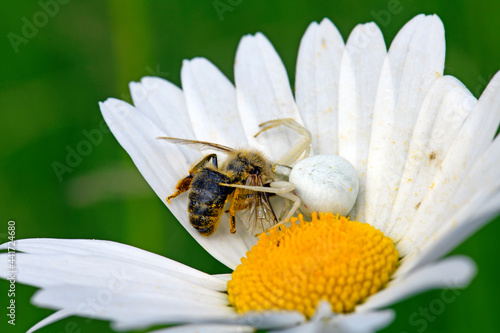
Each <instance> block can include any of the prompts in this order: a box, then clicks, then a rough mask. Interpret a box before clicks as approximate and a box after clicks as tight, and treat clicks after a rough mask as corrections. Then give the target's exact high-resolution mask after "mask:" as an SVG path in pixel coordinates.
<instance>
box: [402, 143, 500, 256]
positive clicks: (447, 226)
mask: <svg viewBox="0 0 500 333" xmlns="http://www.w3.org/2000/svg"><path fill="white" fill-rule="evenodd" d="M499 164H500V136H497V138H496V139H495V140H494V141H493V143H492V144H491V145H490V146H489V147H488V149H486V151H485V152H484V153H483V156H481V158H480V159H479V160H478V161H477V163H476V164H474V167H473V168H472V170H471V172H470V173H469V174H468V175H467V177H466V178H465V179H464V180H463V182H462V184H461V185H460V187H459V189H458V190H457V192H456V195H455V197H454V198H453V199H452V200H451V201H450V202H449V203H448V207H447V211H449V212H453V216H452V217H451V218H447V219H446V220H445V221H441V223H436V224H435V225H429V226H428V227H427V229H426V230H425V232H423V233H422V234H421V235H420V236H419V237H418V238H416V239H415V241H414V242H413V244H412V245H413V247H412V249H411V250H410V251H418V252H421V251H423V252H425V250H424V248H425V247H429V246H433V245H432V244H433V243H434V242H441V240H440V239H441V238H443V237H444V238H445V239H447V240H448V241H447V242H446V243H444V244H441V246H443V247H444V248H448V249H449V250H451V249H452V248H453V247H454V246H456V245H458V244H459V243H457V242H458V240H460V241H462V240H463V239H465V238H466V237H467V236H468V235H470V234H472V232H474V231H475V230H477V229H478V228H479V227H481V226H482V225H483V224H484V223H486V222H488V221H489V220H490V219H491V218H492V217H494V214H495V213H496V212H498V210H500V204H499V203H498V199H497V201H496V206H495V193H498V192H500V168H498V165H499ZM488 205H491V207H492V208H491V209H490V210H491V212H490V211H488V210H485V207H487V206H488ZM492 214H493V215H492ZM469 224H470V225H469ZM450 232H451V233H453V234H454V235H455V236H454V238H453V239H450V238H448V236H447V234H448V233H450ZM431 235H432V237H431ZM450 241H451V242H450ZM424 243H426V244H425V245H423V244H424ZM450 246H451V248H450Z"/></svg>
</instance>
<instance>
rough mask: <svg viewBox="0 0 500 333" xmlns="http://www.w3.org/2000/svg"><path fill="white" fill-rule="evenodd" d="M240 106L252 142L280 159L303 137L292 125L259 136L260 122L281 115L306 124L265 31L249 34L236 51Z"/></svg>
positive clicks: (237, 88) (237, 87) (241, 115)
mask: <svg viewBox="0 0 500 333" xmlns="http://www.w3.org/2000/svg"><path fill="white" fill-rule="evenodd" d="M234 78H235V82H236V95H237V99H238V110H239V112H240V117H241V119H243V120H244V122H245V126H244V130H245V134H246V137H247V139H248V141H249V143H250V144H251V146H253V147H255V148H257V149H259V150H261V151H263V152H265V153H266V154H267V155H268V157H270V158H271V159H272V160H277V159H278V158H279V157H281V155H282V154H283V153H284V152H285V151H287V150H288V149H289V148H290V147H291V145H292V144H293V143H294V142H295V139H294V138H298V137H300V136H299V135H297V133H295V132H293V131H291V130H288V129H276V130H272V131H268V132H264V133H263V134H261V135H260V136H259V137H258V138H257V139H255V138H254V135H255V134H256V133H257V132H258V131H259V124H260V123H263V122H265V121H268V120H274V119H278V118H294V119H295V120H296V121H298V122H299V123H301V124H302V120H301V118H300V115H299V112H298V110H297V107H296V105H295V101H294V99H293V95H292V90H291V89H290V83H289V81H288V76H287V74H286V70H285V66H284V65H283V63H282V62H281V59H280V58H279V56H278V54H277V53H276V50H275V49H274V48H273V46H272V45H271V43H270V42H269V40H268V39H267V38H266V37H264V35H262V34H261V33H257V34H256V35H255V36H245V37H243V38H242V39H241V42H240V44H239V45H238V50H237V51H236V61H235V67H234Z"/></svg>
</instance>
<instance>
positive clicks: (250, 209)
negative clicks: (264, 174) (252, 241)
mask: <svg viewBox="0 0 500 333" xmlns="http://www.w3.org/2000/svg"><path fill="white" fill-rule="evenodd" d="M245 185H247V186H264V185H263V183H262V178H261V177H260V176H259V175H249V176H248V178H247V181H246V184H245ZM238 190H239V191H238V192H237V196H238V198H235V199H236V200H241V201H242V205H241V206H242V207H245V208H244V209H243V211H242V213H241V218H242V221H243V224H244V225H245V228H246V229H247V230H248V232H249V233H250V234H251V235H257V234H260V233H262V232H264V231H266V230H268V229H269V228H271V227H272V226H273V225H275V224H277V223H278V219H277V218H276V215H275V214H274V210H273V208H272V207H271V203H270V202H269V196H268V194H267V193H265V192H259V191H253V190H248V189H238Z"/></svg>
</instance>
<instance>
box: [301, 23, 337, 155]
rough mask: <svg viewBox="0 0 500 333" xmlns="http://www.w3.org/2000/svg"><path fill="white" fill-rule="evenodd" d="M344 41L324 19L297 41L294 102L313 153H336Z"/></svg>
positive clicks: (311, 25) (314, 24)
mask: <svg viewBox="0 0 500 333" xmlns="http://www.w3.org/2000/svg"><path fill="white" fill-rule="evenodd" d="M343 51H344V41H343V40H342V36H341V35H340V33H339V31H338V30H337V28H336V27H335V25H333V23H332V22H331V21H330V20H328V19H323V20H322V21H321V23H320V24H318V23H316V22H313V23H311V24H310V25H309V27H308V28H307V30H306V33H305V34H304V36H303V37H302V40H301V41H300V48H299V55H298V58H297V74H296V79H295V88H296V90H295V91H296V100H297V107H298V108H299V111H300V115H301V117H302V119H303V120H304V125H305V127H306V128H307V129H308V130H309V131H310V132H311V133H312V135H313V136H312V148H313V150H314V151H315V152H316V153H317V154H338V89H339V70H340V60H341V58H342V53H343Z"/></svg>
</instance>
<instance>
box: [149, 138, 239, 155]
mask: <svg viewBox="0 0 500 333" xmlns="http://www.w3.org/2000/svg"><path fill="white" fill-rule="evenodd" d="M156 139H161V140H167V141H170V142H171V143H176V144H179V145H185V146H190V147H191V148H194V149H197V150H200V151H203V150H211V149H214V150H218V151H220V152H223V153H226V154H233V153H234V152H235V151H234V149H233V148H230V147H226V146H223V145H219V144H217V143H212V142H206V141H198V140H188V139H178V138H171V137H168V136H159V137H157V138H156Z"/></svg>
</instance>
